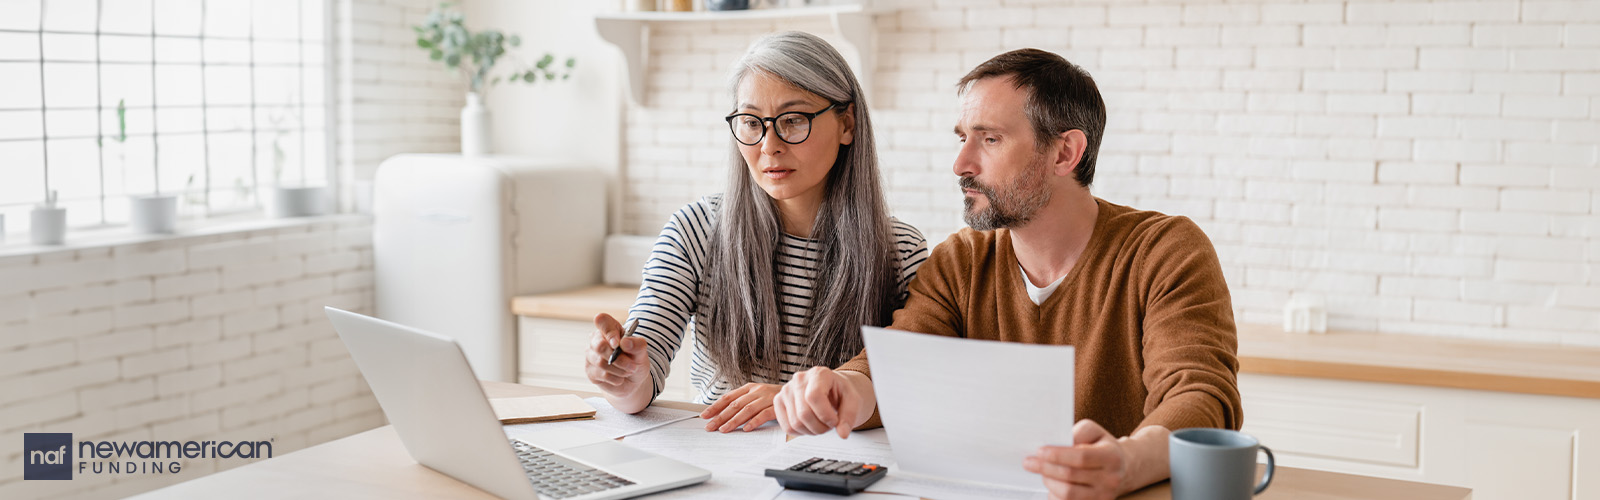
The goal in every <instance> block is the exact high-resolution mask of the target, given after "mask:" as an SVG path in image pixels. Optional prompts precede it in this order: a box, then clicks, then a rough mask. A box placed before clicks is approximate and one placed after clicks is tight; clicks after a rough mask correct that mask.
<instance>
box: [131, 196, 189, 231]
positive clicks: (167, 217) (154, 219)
mask: <svg viewBox="0 0 1600 500" xmlns="http://www.w3.org/2000/svg"><path fill="white" fill-rule="evenodd" d="M128 225H129V226H132V227H133V230H134V231H137V232H140V233H145V234H170V233H172V232H173V231H174V230H176V229H177V227H178V197H177V196H173V195H155V196H134V197H132V198H129V199H128Z"/></svg>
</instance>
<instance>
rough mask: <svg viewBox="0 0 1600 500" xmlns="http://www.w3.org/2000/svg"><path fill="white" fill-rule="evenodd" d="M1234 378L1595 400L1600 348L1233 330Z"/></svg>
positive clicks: (602, 299) (534, 313)
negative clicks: (1288, 378)
mask: <svg viewBox="0 0 1600 500" xmlns="http://www.w3.org/2000/svg"><path fill="white" fill-rule="evenodd" d="M638 292H639V290H638V289H637V288H634V287H615V286H593V287H586V288H579V289H575V290H567V291H562V292H555V293H544V294H538V295H527V296H522V297H517V298H516V299H514V300H513V301H512V305H511V310H512V312H513V313H515V314H517V315H519V316H526V317H532V318H546V319H565V320H573V321H583V322H589V321H592V320H593V319H594V316H595V314H597V313H602V312H604V313H607V314H611V315H612V316H615V317H616V318H617V321H626V316H627V314H628V308H629V307H630V306H632V305H633V300H634V297H635V296H636V295H637V294H638ZM1238 330H1239V371H1240V372H1242V373H1256V374H1263V375H1288V376H1295V377H1316V378H1325V379H1336V380H1353V381H1359V382H1380V383H1390V384H1410V385H1423V386H1434V387H1450V388H1457V389H1472V390H1483V391H1502V392H1515V393H1523V394H1542V395H1551V396H1570V397H1582V398H1600V348H1594V347H1579V346H1562V345H1551V344H1535V343H1525V342H1507V341H1488V340H1473V339H1460V338H1449V337H1432V336H1423V335H1403V334H1381V333H1376V332H1359V331H1330V332H1328V333H1326V334H1290V333H1283V329H1282V328H1280V327H1278V326H1277V325H1261V324H1249V323H1244V324H1240V325H1239V328H1238Z"/></svg>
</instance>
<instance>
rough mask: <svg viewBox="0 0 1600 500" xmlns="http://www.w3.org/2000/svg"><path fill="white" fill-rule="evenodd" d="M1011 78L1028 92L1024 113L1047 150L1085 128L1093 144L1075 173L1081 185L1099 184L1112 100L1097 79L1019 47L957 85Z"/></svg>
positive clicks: (1054, 57) (1056, 57)
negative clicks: (1098, 171) (1098, 163)
mask: <svg viewBox="0 0 1600 500" xmlns="http://www.w3.org/2000/svg"><path fill="white" fill-rule="evenodd" d="M1006 76H1009V77H1011V78H1012V80H1013V81H1015V83H1016V85H1017V88H1018V89H1025V90H1027V93H1028V95H1027V99H1026V101H1024V104H1023V110H1024V111H1025V112H1026V113H1027V115H1028V122H1029V123H1031V124H1032V125H1033V132H1034V136H1035V141H1037V143H1038V144H1037V146H1038V148H1039V149H1044V148H1045V147H1046V146H1047V145H1049V144H1051V141H1054V140H1056V139H1057V138H1059V137H1060V136H1061V133H1063V132H1066V131H1068V130H1074V129H1076V130H1082V131H1083V135H1084V137H1085V138H1087V139H1088V145H1087V146H1086V147H1084V149H1083V157H1082V158H1081V159H1079V160H1078V167H1077V168H1076V169H1075V170H1074V173H1075V175H1076V177H1077V179H1078V184H1081V185H1083V186H1084V187H1089V184H1090V183H1093V182H1094V164H1095V156H1096V155H1098V154H1099V152H1100V136H1101V135H1102V134H1103V133H1104V132H1105V129H1106V102H1105V100H1103V99H1101V98H1100V89H1099V87H1096V86H1095V84H1094V77H1091V76H1089V72H1088V71H1084V70H1083V68H1080V67H1078V65H1076V64H1072V63H1071V62H1067V60H1066V59H1065V58H1063V57H1061V56H1059V55H1056V54H1054V53H1051V52H1046V51H1043V50H1039V49H1018V50H1013V51H1011V52H1007V53H1004V54H1000V55H998V56H994V58H992V59H989V60H987V61H984V62H983V64H979V65H978V67H976V68H973V69H972V71H971V72H969V73H967V76H963V77H961V81H959V82H956V89H957V91H958V92H962V93H964V92H966V91H967V89H968V88H970V87H971V85H972V82H975V81H978V80H982V79H984V78H990V77H1006Z"/></svg>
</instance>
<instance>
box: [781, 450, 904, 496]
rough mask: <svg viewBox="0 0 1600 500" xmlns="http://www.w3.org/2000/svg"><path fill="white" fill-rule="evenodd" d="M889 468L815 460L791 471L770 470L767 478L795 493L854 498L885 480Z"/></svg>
mask: <svg viewBox="0 0 1600 500" xmlns="http://www.w3.org/2000/svg"><path fill="white" fill-rule="evenodd" d="M888 473H889V468H888V467H884V466H882V465H878V464H868V463H862V462H848V461H844V460H826V459H823V458H820V457H811V458H810V459H807V460H805V461H802V462H800V463H797V464H794V466H791V467H789V468H787V469H767V477H770V478H774V479H777V480H778V484H779V485H782V486H783V487H784V488H788V489H791V490H806V491H816V492H821V493H832V494H835V495H851V494H854V493H856V492H859V491H861V490H864V489H867V486H871V485H872V483H876V482H878V480H879V479H883V476H884V474H888Z"/></svg>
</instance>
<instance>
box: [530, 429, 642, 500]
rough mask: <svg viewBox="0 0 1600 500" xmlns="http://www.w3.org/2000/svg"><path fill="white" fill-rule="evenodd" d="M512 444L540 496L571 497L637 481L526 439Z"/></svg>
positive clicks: (619, 486)
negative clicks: (575, 459) (552, 451)
mask: <svg viewBox="0 0 1600 500" xmlns="http://www.w3.org/2000/svg"><path fill="white" fill-rule="evenodd" d="M511 446H512V448H515V449H516V450H517V458H518V459H520V460H521V461H522V470H525V471H527V472H528V479H530V480H532V481H533V488H534V489H535V490H538V491H539V494H540V495H544V496H547V497H551V498H570V497H575V496H578V495H587V494H590V493H594V492H596V491H605V490H609V489H614V488H621V487H623V486H628V485H632V484H633V481H629V480H627V479H623V478H620V477H617V476H614V475H611V474H610V473H607V472H606V471H603V470H600V469H596V468H594V467H590V466H587V465H583V464H580V463H578V462H575V461H572V460H568V459H566V458H565V457H562V456H560V455H556V454H554V453H551V452H549V451H545V450H544V449H543V448H539V447H537V446H534V445H531V444H528V443H524V442H522V441H518V440H515V439H513V440H511Z"/></svg>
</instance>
